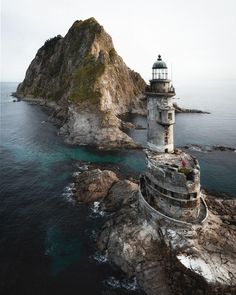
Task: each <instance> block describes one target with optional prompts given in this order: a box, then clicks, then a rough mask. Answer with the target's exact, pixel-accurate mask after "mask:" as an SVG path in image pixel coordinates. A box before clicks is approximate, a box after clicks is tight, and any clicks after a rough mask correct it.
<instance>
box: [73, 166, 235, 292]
mask: <svg viewBox="0 0 236 295" xmlns="http://www.w3.org/2000/svg"><path fill="white" fill-rule="evenodd" d="M93 171H94V170H93ZM93 171H91V174H90V176H89V174H88V172H84V173H85V174H84V173H83V174H84V175H83V174H82V175H81V176H80V182H79V183H78V184H79V186H80V184H82V183H83V181H84V179H88V178H90V181H88V180H87V184H88V185H90V184H91V183H94V184H96V183H97V180H96V177H98V190H100V189H99V187H100V180H99V179H101V173H102V171H100V172H99V173H97V172H96V173H94V172H93ZM103 172H104V171H103ZM110 172H111V171H110ZM107 173H108V172H106V174H107ZM109 179H110V177H109ZM112 179H115V181H114V183H113V185H111V182H112V181H110V182H109V183H108V184H107V186H106V188H105V189H104V190H103V193H102V199H103V201H102V202H101V203H100V206H101V208H102V210H103V211H107V212H110V213H112V214H111V215H110V218H108V219H107V218H106V220H107V221H106V222H105V224H104V225H103V228H102V230H101V233H100V236H99V238H98V248H99V249H100V251H102V252H104V253H106V255H107V256H106V257H107V258H108V261H109V262H110V263H113V264H115V265H116V266H118V267H119V268H120V269H121V270H122V271H124V272H125V273H126V274H127V276H128V277H136V279H137V283H138V285H139V286H141V288H142V289H143V290H144V291H145V292H146V293H147V294H148V295H156V294H161V295H162V294H163V295H168V294H171V295H175V294H179V295H180V294H181V295H188V294H192V295H201V294H204V295H205V294H217V295H218V294H228V295H229V294H231V295H232V294H235V292H236V287H235V285H236V248H235V239H236V231H235V229H236V227H235V225H234V222H232V221H234V220H235V219H234V218H235V216H234V212H235V202H234V200H226V199H219V198H217V199H216V198H215V197H214V196H209V197H208V199H207V203H208V206H209V209H210V212H209V216H208V219H207V221H206V222H205V223H204V224H203V225H202V226H201V225H193V226H192V227H191V228H181V227H180V226H174V225H173V224H172V225H171V224H167V223H166V224H165V223H162V224H161V225H160V226H159V227H155V226H154V225H153V224H149V222H148V221H147V220H146V219H145V216H143V215H142V214H141V212H140V210H139V202H138V185H137V184H135V183H132V182H131V181H127V180H118V179H117V178H116V177H114V174H112ZM84 187H86V184H84ZM96 190H97V189H95V186H94V188H93V189H92V191H96Z"/></svg>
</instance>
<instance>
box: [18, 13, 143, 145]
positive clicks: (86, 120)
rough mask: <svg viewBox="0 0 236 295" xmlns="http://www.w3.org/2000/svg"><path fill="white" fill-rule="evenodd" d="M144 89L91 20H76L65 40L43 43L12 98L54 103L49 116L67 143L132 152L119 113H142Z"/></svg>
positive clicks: (99, 28) (104, 34) (132, 143)
mask: <svg viewBox="0 0 236 295" xmlns="http://www.w3.org/2000/svg"><path fill="white" fill-rule="evenodd" d="M145 86H146V83H145V82H144V80H143V79H142V78H141V76H140V75H139V74H138V73H136V72H134V71H132V70H130V69H129V68H128V67H127V66H126V64H125V63H124V61H123V60H122V58H121V57H120V56H119V55H118V54H117V52H116V50H115V48H114V46H113V42H112V39H111V37H110V36H109V35H108V34H107V33H106V32H105V30H104V28H103V27H102V26H101V25H100V24H99V23H98V22H97V21H96V20H95V19H94V18H89V19H87V20H85V21H76V22H75V23H74V24H73V25H72V27H71V28H70V29H69V31H68V33H67V34H66V35H65V37H62V36H57V37H55V38H52V39H50V40H48V41H46V42H45V44H44V46H42V47H41V48H40V49H39V50H38V52H37V54H36V56H35V58H34V59H33V61H32V62H31V64H30V66H29V68H28V69H27V72H26V76H25V79H24V81H23V82H22V83H20V84H19V86H18V88H17V92H16V94H15V95H16V96H18V97H21V98H23V99H25V100H30V101H31V102H33V101H37V102H39V103H40V104H46V105H49V104H50V102H53V103H54V104H53V105H52V104H51V106H52V107H53V108H54V114H53V118H54V119H55V120H56V121H57V123H60V125H61V130H60V133H61V134H63V135H64V136H65V137H66V140H67V142H69V143H76V144H86V145H98V146H101V147H105V148H108V147H111V148H113V147H131V148H133V147H136V145H135V143H134V142H133V140H132V139H131V138H130V137H129V136H128V135H126V134H125V133H124V132H122V131H121V129H120V127H121V123H122V122H121V120H120V119H119V118H118V115H120V114H124V113H127V112H133V113H144V112H145V111H144V109H145V100H143V98H144V97H143V95H142V93H143V91H144V89H145Z"/></svg>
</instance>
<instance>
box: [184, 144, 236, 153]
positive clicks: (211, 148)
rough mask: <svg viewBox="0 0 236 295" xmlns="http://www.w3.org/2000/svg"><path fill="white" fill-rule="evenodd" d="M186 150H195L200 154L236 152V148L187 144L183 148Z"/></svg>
mask: <svg viewBox="0 0 236 295" xmlns="http://www.w3.org/2000/svg"><path fill="white" fill-rule="evenodd" d="M182 148H183V149H185V150H193V151H198V152H213V151H221V152H236V148H234V147H229V146H222V145H212V146H209V145H200V144H186V145H185V146H183V147H182Z"/></svg>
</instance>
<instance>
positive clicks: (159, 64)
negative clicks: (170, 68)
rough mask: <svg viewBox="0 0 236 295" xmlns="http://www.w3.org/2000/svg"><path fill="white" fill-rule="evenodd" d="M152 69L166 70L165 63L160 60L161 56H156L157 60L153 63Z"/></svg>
mask: <svg viewBox="0 0 236 295" xmlns="http://www.w3.org/2000/svg"><path fill="white" fill-rule="evenodd" d="M152 68H153V69H167V65H166V63H165V62H164V61H163V60H162V58H161V55H158V59H157V61H156V62H154V64H153V66H152Z"/></svg>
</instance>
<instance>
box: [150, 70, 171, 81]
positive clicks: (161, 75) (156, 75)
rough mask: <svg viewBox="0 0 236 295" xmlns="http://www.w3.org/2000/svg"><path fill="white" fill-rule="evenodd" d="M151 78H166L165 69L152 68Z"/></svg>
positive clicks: (166, 72)
mask: <svg viewBox="0 0 236 295" xmlns="http://www.w3.org/2000/svg"><path fill="white" fill-rule="evenodd" d="M152 79H153V80H159V79H160V80H161V79H168V71H167V69H152Z"/></svg>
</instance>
